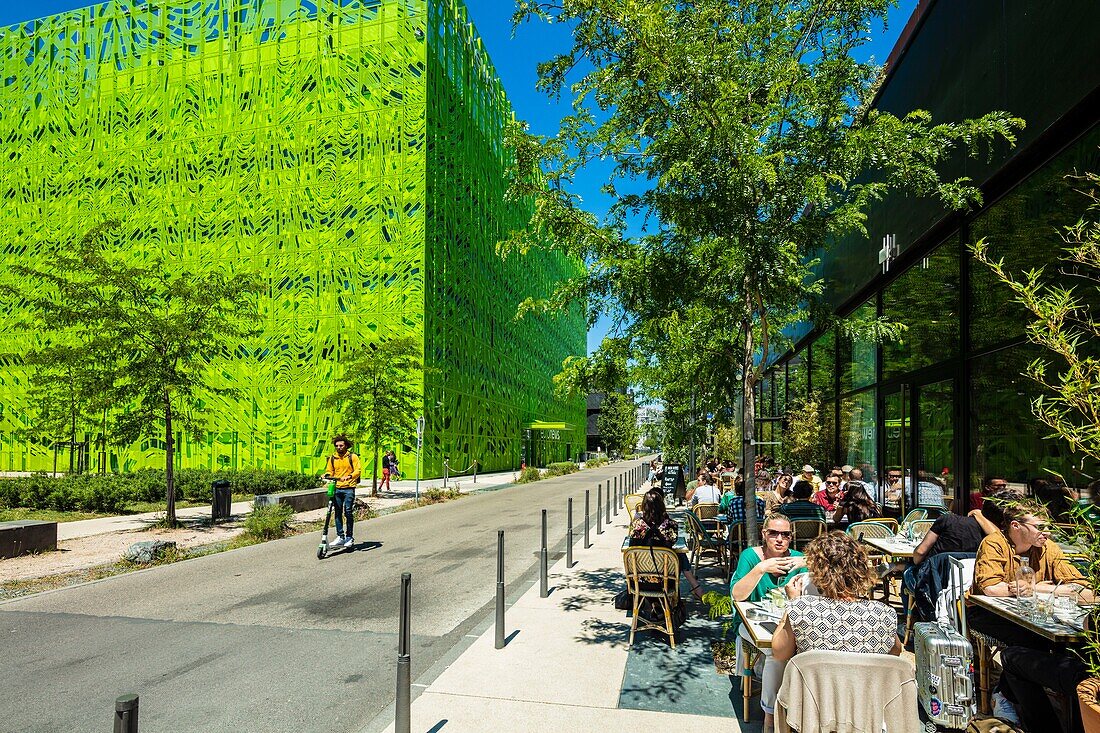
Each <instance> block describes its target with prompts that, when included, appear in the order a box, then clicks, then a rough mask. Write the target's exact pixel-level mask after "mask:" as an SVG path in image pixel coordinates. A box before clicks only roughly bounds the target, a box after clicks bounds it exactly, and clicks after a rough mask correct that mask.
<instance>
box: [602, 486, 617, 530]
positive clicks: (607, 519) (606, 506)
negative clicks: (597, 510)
mask: <svg viewBox="0 0 1100 733" xmlns="http://www.w3.org/2000/svg"><path fill="white" fill-rule="evenodd" d="M618 483H619V477H618V476H616V477H615V478H613V479H612V480H611V481H608V482H607V502H606V503H605V504H604V521H605V522H607V524H608V525H610V524H611V486H612V484H615V485H618Z"/></svg>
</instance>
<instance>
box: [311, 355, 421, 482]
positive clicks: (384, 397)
mask: <svg viewBox="0 0 1100 733" xmlns="http://www.w3.org/2000/svg"><path fill="white" fill-rule="evenodd" d="M422 352H423V349H422V345H421V343H420V342H419V341H417V340H416V339H414V338H412V337H411V336H405V337H401V338H395V339H389V340H386V341H379V342H376V343H371V344H368V345H367V346H366V347H365V348H363V349H362V351H361V352H360V353H359V355H358V356H356V357H355V358H354V359H352V360H351V361H349V362H348V363H347V364H346V366H345V367H344V379H343V382H344V386H343V387H341V388H339V389H337V390H336V391H335V392H333V393H332V394H330V395H328V396H327V397H325V399H323V400H322V401H321V407H322V408H324V409H332V410H339V411H340V413H341V416H342V419H343V422H344V423H345V424H346V425H347V426H348V431H347V432H349V433H351V434H352V436H353V439H356V440H366V441H369V444H370V445H371V447H372V448H373V450H374V468H373V476H372V479H371V494H372V495H377V494H378V465H379V454H380V452H381V449H382V444H383V443H399V442H404V441H405V440H406V439H407V438H408V437H409V436H410V435H411V434H413V433H414V432H415V430H416V418H417V416H418V415H419V414H420V411H421V410H422V409H423V398H422V397H421V393H420V380H421V378H422V376H423V374H424V365H423V358H422Z"/></svg>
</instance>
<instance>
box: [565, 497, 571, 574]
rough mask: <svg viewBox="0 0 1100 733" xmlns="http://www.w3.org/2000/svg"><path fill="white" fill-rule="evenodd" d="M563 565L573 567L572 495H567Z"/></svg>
mask: <svg viewBox="0 0 1100 733" xmlns="http://www.w3.org/2000/svg"><path fill="white" fill-rule="evenodd" d="M565 526H566V530H565V567H567V568H571V567H573V497H572V496H570V497H569V505H568V508H567V509H566V511H565Z"/></svg>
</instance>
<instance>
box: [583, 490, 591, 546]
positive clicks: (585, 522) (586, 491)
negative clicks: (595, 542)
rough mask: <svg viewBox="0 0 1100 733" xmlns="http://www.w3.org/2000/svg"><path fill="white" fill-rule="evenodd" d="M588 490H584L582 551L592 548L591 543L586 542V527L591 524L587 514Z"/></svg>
mask: <svg viewBox="0 0 1100 733" xmlns="http://www.w3.org/2000/svg"><path fill="white" fill-rule="evenodd" d="M588 494H589V491H588V489H585V490H584V549H586V550H587V549H588V548H589V547H591V546H592V543H591V542H590V541H589V540H588V525H590V524H591V523H592V519H591V517H590V516H589V514H588Z"/></svg>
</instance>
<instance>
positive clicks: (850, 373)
mask: <svg viewBox="0 0 1100 733" xmlns="http://www.w3.org/2000/svg"><path fill="white" fill-rule="evenodd" d="M875 312H876V308H875V302H874V301H873V300H869V301H867V302H866V303H864V304H863V305H861V306H860V307H859V308H857V309H856V310H855V312H853V313H852V315H851V316H850V318H851V319H852V320H854V321H862V322H869V321H872V320H874V318H875ZM838 338H839V340H840V391H841V392H842V393H843V392H851V391H852V390H855V389H860V388H862V387H868V386H870V385H872V384H874V382H875V367H876V364H877V359H878V349H877V347H876V344H875V343H874V342H872V341H866V340H862V339H855V340H853V339H851V338H848V337H846V336H839V337H838Z"/></svg>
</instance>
